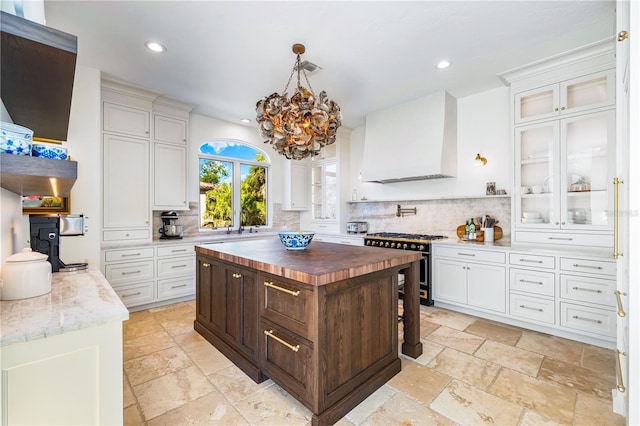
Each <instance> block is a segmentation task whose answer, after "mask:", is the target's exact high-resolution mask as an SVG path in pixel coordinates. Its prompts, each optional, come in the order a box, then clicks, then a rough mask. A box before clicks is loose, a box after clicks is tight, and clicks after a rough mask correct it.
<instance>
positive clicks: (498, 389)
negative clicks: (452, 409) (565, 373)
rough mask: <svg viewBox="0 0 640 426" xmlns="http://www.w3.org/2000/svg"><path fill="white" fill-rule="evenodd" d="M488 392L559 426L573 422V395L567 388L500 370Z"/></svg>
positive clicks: (505, 369)
mask: <svg viewBox="0 0 640 426" xmlns="http://www.w3.org/2000/svg"><path fill="white" fill-rule="evenodd" d="M489 390H490V392H491V393H492V394H494V395H496V396H499V397H500V398H503V399H505V400H507V401H513V402H515V403H516V404H518V405H521V406H523V407H526V408H530V409H532V410H535V411H537V412H538V413H540V414H542V415H544V416H546V417H550V418H551V419H554V420H557V421H559V422H561V423H569V424H571V423H572V421H573V408H574V406H575V402H576V392H575V391H573V390H571V389H569V388H567V387H564V386H560V385H557V384H554V383H549V382H546V381H542V380H538V379H535V378H533V377H530V376H528V375H526V374H522V373H518V372H517V371H513V370H510V369H508V368H503V369H502V370H501V371H500V373H498V377H497V379H496V381H495V383H494V384H493V385H492V386H491V388H490V389H489Z"/></svg>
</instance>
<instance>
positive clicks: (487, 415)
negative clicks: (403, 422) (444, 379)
mask: <svg viewBox="0 0 640 426" xmlns="http://www.w3.org/2000/svg"><path fill="white" fill-rule="evenodd" d="M431 408H432V409H433V410H435V411H437V412H439V413H440V414H442V415H444V416H446V417H448V418H450V419H452V420H453V421H455V422H457V423H460V424H463V425H482V424H486V425H515V424H517V423H518V419H519V418H520V415H521V413H522V407H520V406H518V405H516V404H514V403H512V402H509V401H505V400H503V399H500V398H498V397H496V396H494V395H491V394H490V393H487V392H484V391H482V390H480V389H477V388H475V387H473V386H471V385H468V384H466V383H463V382H460V381H458V380H453V381H452V382H451V383H449V386H447V387H446V388H445V389H444V390H443V391H442V392H441V393H440V395H438V397H437V398H436V399H435V401H433V403H432V404H431Z"/></svg>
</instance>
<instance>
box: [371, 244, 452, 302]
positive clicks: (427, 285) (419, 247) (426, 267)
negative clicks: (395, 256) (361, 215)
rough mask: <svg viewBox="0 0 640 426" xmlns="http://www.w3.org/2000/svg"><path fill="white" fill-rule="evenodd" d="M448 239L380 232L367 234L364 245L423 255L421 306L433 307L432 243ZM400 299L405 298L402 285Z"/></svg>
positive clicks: (421, 265) (421, 262) (421, 263)
mask: <svg viewBox="0 0 640 426" xmlns="http://www.w3.org/2000/svg"><path fill="white" fill-rule="evenodd" d="M443 238H447V237H446V236H444V235H423V234H405V233H397V232H378V233H373V234H367V235H366V236H365V237H364V245H365V246H370V247H383V248H391V249H396V250H412V251H419V252H420V253H422V260H421V261H420V304H421V305H425V306H433V295H432V291H431V266H430V261H429V253H430V250H431V241H432V240H440V239H443ZM398 291H399V294H398V296H399V298H400V299H402V298H403V297H404V286H403V284H402V283H401V284H400V285H399V288H398Z"/></svg>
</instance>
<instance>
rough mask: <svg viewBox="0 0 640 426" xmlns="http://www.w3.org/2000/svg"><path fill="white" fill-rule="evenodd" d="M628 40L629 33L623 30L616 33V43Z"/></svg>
mask: <svg viewBox="0 0 640 426" xmlns="http://www.w3.org/2000/svg"><path fill="white" fill-rule="evenodd" d="M628 38H629V33H628V32H626V31H625V30H622V31H620V32H619V33H618V41H625V40H626V39H628Z"/></svg>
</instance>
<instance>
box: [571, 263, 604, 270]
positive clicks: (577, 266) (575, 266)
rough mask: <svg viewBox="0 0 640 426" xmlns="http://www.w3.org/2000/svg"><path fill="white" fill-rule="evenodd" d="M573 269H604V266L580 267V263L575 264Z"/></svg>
mask: <svg viewBox="0 0 640 426" xmlns="http://www.w3.org/2000/svg"><path fill="white" fill-rule="evenodd" d="M573 267H574V268H589V269H602V266H591V265H580V264H579V263H574V264H573Z"/></svg>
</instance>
